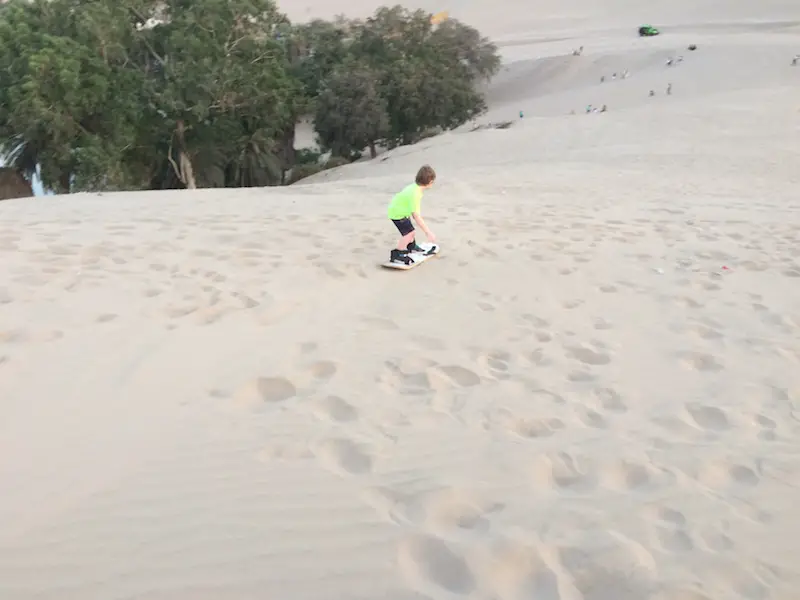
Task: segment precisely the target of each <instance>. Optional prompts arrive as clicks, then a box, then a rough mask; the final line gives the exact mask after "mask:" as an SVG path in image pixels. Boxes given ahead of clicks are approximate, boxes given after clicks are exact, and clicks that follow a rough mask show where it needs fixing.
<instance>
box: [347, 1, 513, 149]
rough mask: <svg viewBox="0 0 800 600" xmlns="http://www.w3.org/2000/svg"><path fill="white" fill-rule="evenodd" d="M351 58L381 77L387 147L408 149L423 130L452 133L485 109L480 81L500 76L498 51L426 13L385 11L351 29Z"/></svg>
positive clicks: (463, 28) (399, 9)
mask: <svg viewBox="0 0 800 600" xmlns="http://www.w3.org/2000/svg"><path fill="white" fill-rule="evenodd" d="M353 30H354V33H353V43H352V45H351V53H352V55H353V56H355V57H358V58H360V59H361V60H363V61H365V62H366V63H367V64H368V65H369V66H370V67H371V68H372V70H373V71H374V72H375V73H376V74H378V89H379V92H380V94H381V96H382V97H383V98H384V99H385V100H386V102H387V111H388V116H389V134H388V140H389V144H390V146H391V145H395V144H398V143H399V144H409V143H413V142H414V141H416V139H418V137H419V136H420V134H422V133H423V132H424V131H426V130H428V129H431V128H437V127H441V128H444V129H451V128H454V127H457V126H459V125H461V124H463V123H465V122H466V121H468V120H469V119H472V118H474V117H475V116H477V115H478V114H480V113H481V112H483V111H484V110H485V108H486V105H485V101H484V99H483V96H482V95H481V94H480V93H479V92H478V90H477V83H478V82H479V80H480V79H488V78H490V77H491V76H492V75H494V74H495V73H496V72H497V69H498V68H499V65H500V59H499V56H498V55H497V48H496V47H495V46H494V45H493V44H491V43H490V42H489V41H488V40H486V39H485V38H482V37H480V35H479V34H478V32H477V31H476V30H474V29H472V28H470V27H467V26H466V25H463V24H461V23H459V22H458V21H454V20H449V21H446V22H445V23H444V24H442V25H440V26H439V27H434V26H433V25H432V24H431V15H430V14H429V13H426V12H425V11H421V10H418V11H414V12H411V11H408V10H406V9H404V8H402V7H400V6H394V7H392V8H386V7H384V8H381V9H379V10H378V11H376V13H375V15H374V16H373V17H371V18H369V19H367V20H366V21H365V22H363V23H356V24H355V25H354V26H353Z"/></svg>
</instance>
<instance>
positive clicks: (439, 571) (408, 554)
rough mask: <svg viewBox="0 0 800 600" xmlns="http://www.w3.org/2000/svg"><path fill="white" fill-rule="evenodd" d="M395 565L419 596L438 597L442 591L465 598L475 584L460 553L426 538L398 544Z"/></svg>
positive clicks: (421, 536)
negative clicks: (396, 563) (420, 593)
mask: <svg viewBox="0 0 800 600" xmlns="http://www.w3.org/2000/svg"><path fill="white" fill-rule="evenodd" d="M397 562H398V565H399V567H400V572H401V573H402V574H403V576H404V577H405V578H406V580H407V581H408V583H409V584H410V585H411V586H412V587H413V588H414V589H416V590H418V591H420V592H422V593H429V594H433V595H435V596H438V594H440V593H441V592H442V591H444V592H448V593H450V594H454V595H458V596H467V595H469V594H471V593H472V592H473V591H474V590H475V588H476V585H477V583H476V579H475V575H474V574H473V572H472V570H471V569H470V567H469V565H468V564H467V561H466V560H465V559H464V557H463V556H462V554H461V553H460V552H458V551H457V550H455V549H454V548H452V547H451V546H450V545H448V544H446V543H445V542H443V541H442V540H440V539H438V538H435V537H433V536H430V535H416V536H413V537H409V538H407V539H405V540H403V541H402V542H400V544H399V546H398V549H397Z"/></svg>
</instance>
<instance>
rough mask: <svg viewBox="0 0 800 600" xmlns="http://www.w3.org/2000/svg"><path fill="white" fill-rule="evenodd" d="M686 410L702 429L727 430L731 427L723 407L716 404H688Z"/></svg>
mask: <svg viewBox="0 0 800 600" xmlns="http://www.w3.org/2000/svg"><path fill="white" fill-rule="evenodd" d="M686 411H687V412H688V413H689V417H690V420H691V421H692V422H693V423H694V424H695V425H697V426H698V427H699V428H700V429H705V430H708V431H725V430H726V429H730V422H729V421H728V417H727V415H726V414H725V411H723V410H722V409H721V408H718V407H716V406H703V405H701V404H687V405H686Z"/></svg>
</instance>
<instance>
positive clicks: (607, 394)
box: [593, 388, 628, 413]
mask: <svg viewBox="0 0 800 600" xmlns="http://www.w3.org/2000/svg"><path fill="white" fill-rule="evenodd" d="M593 393H594V395H595V397H596V398H597V401H598V402H599V403H600V407H601V408H602V409H603V410H604V411H606V412H611V413H624V412H627V410H628V407H627V405H626V404H625V402H623V401H622V397H621V396H620V395H619V393H618V392H617V391H616V390H614V389H612V388H595V389H594V390H593Z"/></svg>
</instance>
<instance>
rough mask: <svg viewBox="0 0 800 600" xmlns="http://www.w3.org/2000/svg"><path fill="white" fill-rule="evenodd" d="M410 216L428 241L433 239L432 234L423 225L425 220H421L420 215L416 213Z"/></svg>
mask: <svg viewBox="0 0 800 600" xmlns="http://www.w3.org/2000/svg"><path fill="white" fill-rule="evenodd" d="M411 216H412V217H414V221H416V223H417V225H419V226H420V229H422V231H424V232H425V235H426V236H427V237H428V239H431V238H432V237H433V233H431V230H430V229H428V226H427V225H426V224H425V220H424V219H423V218H422V215H421V214H419V213H418V212H414V213H411Z"/></svg>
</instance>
